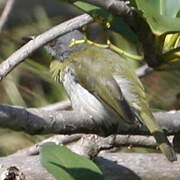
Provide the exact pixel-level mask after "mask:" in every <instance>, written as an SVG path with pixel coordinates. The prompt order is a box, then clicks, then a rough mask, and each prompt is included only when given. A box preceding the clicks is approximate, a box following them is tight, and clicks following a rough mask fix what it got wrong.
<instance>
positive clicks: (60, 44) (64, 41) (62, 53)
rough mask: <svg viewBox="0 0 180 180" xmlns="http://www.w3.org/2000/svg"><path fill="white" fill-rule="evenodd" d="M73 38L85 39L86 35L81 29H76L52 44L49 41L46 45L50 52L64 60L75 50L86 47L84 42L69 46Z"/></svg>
mask: <svg viewBox="0 0 180 180" xmlns="http://www.w3.org/2000/svg"><path fill="white" fill-rule="evenodd" d="M72 39H75V40H82V39H84V35H83V34H82V33H81V32H80V31H78V30H74V31H71V32H69V33H67V34H64V35H63V36H60V37H58V38H57V39H55V40H54V41H53V43H52V45H51V43H49V44H47V45H45V46H44V47H45V49H46V50H47V52H48V53H50V54H51V55H52V56H54V57H55V58H57V59H58V60H60V61H64V60H65V59H66V58H68V57H69V56H70V55H71V54H72V53H73V52H75V51H78V50H80V49H82V48H84V47H85V46H84V44H80V45H75V46H73V47H69V45H70V43H71V41H72Z"/></svg>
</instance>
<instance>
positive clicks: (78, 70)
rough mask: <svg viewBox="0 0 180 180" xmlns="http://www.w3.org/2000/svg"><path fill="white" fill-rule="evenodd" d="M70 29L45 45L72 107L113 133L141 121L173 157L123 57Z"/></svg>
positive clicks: (171, 157)
mask: <svg viewBox="0 0 180 180" xmlns="http://www.w3.org/2000/svg"><path fill="white" fill-rule="evenodd" d="M83 38H84V36H83V34H82V33H81V32H80V31H78V30H74V31H72V32H69V33H67V34H65V35H63V36H61V37H59V38H57V39H56V40H54V41H52V42H51V43H49V44H47V45H46V46H45V48H46V50H47V51H48V52H49V53H50V54H51V55H52V56H54V57H55V58H56V59H57V61H54V62H52V63H51V66H50V71H51V72H52V75H53V77H54V78H55V79H56V80H58V81H59V82H61V83H63V86H64V88H65V90H66V92H67V94H68V95H69V98H70V99H71V102H72V107H73V109H74V110H78V111H80V112H85V113H87V115H89V116H90V117H91V118H92V119H93V121H94V123H96V124H97V125H99V127H102V129H103V130H104V131H108V132H112V133H115V132H117V130H118V128H121V129H122V128H127V127H128V125H129V124H136V123H138V124H139V125H140V126H141V125H142V124H144V125H145V126H146V127H147V128H148V129H149V131H150V132H151V134H152V135H153V136H154V137H155V139H156V142H157V144H158V145H159V148H160V149H161V151H162V152H163V153H164V154H165V156H166V157H167V159H168V160H169V161H175V160H177V157H176V154H175V152H174V150H173V147H172V146H171V145H170V143H169V141H168V139H167V137H166V135H165V134H164V132H163V130H162V129H161V128H160V126H159V125H158V123H157V122H156V120H155V119H154V117H153V115H152V113H151V111H150V109H149V107H148V104H147V102H146V95H145V92H144V88H143V85H142V84H141V82H140V80H139V79H138V77H137V76H136V74H135V72H134V71H133V70H132V69H131V68H130V67H129V66H128V63H127V61H126V59H124V58H123V57H121V56H120V55H118V54H117V53H116V52H114V51H112V50H110V49H105V48H101V47H96V46H93V45H90V44H87V43H83V44H79V45H75V46H73V47H70V46H69V45H70V43H71V41H72V39H75V40H82V39H83Z"/></svg>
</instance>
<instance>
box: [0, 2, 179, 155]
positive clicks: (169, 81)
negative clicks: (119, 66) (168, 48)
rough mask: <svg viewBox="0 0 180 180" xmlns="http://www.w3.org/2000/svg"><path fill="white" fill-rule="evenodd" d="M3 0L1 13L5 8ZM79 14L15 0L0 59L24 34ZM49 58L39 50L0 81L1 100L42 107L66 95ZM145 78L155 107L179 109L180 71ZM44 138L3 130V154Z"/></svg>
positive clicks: (71, 9)
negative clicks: (54, 78)
mask: <svg viewBox="0 0 180 180" xmlns="http://www.w3.org/2000/svg"><path fill="white" fill-rule="evenodd" d="M2 2H3V1H1V3H0V12H1V13H2V11H3V8H4V4H3V3H2ZM80 13H81V12H80V10H78V9H76V8H74V7H72V6H70V5H67V4H65V3H61V2H58V1H55V0H31V1H29V0H16V2H15V5H14V8H13V11H12V12H11V14H10V18H9V20H8V22H7V24H6V28H5V29H4V30H3V32H1V33H0V39H1V43H0V61H1V62H2V61H3V60H5V59H6V58H7V57H8V56H10V55H11V54H12V53H13V52H14V51H15V50H17V49H18V48H19V47H21V46H22V45H23V43H24V42H23V40H22V38H23V37H24V36H28V35H36V34H39V33H42V32H44V31H46V30H47V29H49V28H50V27H52V26H53V25H56V24H59V23H60V22H63V21H65V20H67V19H70V18H71V17H74V16H77V15H79V14H80ZM50 61H51V57H49V56H48V55H47V54H46V52H45V51H43V50H42V49H40V50H38V51H37V52H36V53H34V54H33V55H32V56H31V57H29V59H27V60H26V61H25V62H24V63H22V64H21V65H19V66H18V67H17V68H16V69H15V70H14V71H13V72H11V73H10V74H9V75H8V76H7V77H6V78H5V79H4V80H3V81H2V82H1V83H0V92H1V93H0V103H1V104H10V105H16V106H23V107H41V106H45V105H48V104H51V103H54V102H58V101H61V100H64V99H65V98H67V97H66V94H65V92H64V90H63V87H62V86H61V85H59V84H57V83H56V82H54V81H53V80H52V79H51V76H50V74H49V64H50ZM132 65H133V66H134V67H135V68H137V67H138V66H140V65H141V64H139V63H137V62H133V63H132ZM142 81H143V83H144V85H145V88H146V91H147V94H148V100H149V102H150V105H151V107H152V108H153V109H155V110H170V109H180V72H178V71H170V72H154V73H152V74H150V75H148V76H147V77H145V78H144V79H142ZM45 137H47V136H38V135H37V136H30V135H28V134H25V133H22V132H14V131H12V130H9V129H0V156H4V155H8V154H10V153H13V152H15V151H16V150H18V149H20V148H24V147H26V146H30V145H32V144H34V143H36V142H38V141H40V140H42V139H43V138H45Z"/></svg>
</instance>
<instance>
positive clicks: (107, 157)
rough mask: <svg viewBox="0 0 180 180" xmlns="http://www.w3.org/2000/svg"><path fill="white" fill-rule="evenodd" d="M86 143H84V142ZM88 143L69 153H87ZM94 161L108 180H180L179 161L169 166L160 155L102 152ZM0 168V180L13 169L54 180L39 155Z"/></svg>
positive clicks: (0, 161)
mask: <svg viewBox="0 0 180 180" xmlns="http://www.w3.org/2000/svg"><path fill="white" fill-rule="evenodd" d="M94 139H95V138H94ZM86 140H87V142H84V141H86ZM82 142H83V144H82ZM89 142H92V138H89V139H88V138H85V139H83V140H82V141H81V142H79V141H77V143H75V144H74V145H73V146H68V147H69V148H70V149H71V150H72V151H73V150H74V149H76V153H79V154H81V153H82V150H81V149H82V148H84V149H87V147H86V146H87V145H89V144H90V143H89ZM91 144H92V143H91ZM88 147H89V146H88ZM178 158H180V155H178ZM94 161H95V163H96V164H97V165H98V166H99V167H100V169H101V170H102V172H103V174H104V176H105V178H106V179H107V180H121V179H122V180H124V179H129V180H140V179H161V178H162V179H179V178H180V171H179V161H176V162H173V163H171V162H168V161H167V160H166V158H165V157H164V155H162V154H159V153H122V152H119V151H117V152H109V151H107V150H103V151H100V153H99V154H98V156H97V157H95V158H94ZM0 165H1V166H0V177H1V175H2V174H1V173H2V172H4V171H5V170H6V169H7V168H9V167H12V166H15V167H16V168H18V169H19V170H20V172H21V173H23V174H24V175H25V178H26V179H28V180H31V179H32V180H35V179H43V180H46V179H47V180H51V179H52V180H53V179H54V178H53V177H52V176H51V175H50V174H49V173H48V172H47V170H46V169H45V168H43V167H42V166H41V164H40V160H39V156H38V155H33V156H32V155H29V154H21V153H20V152H19V153H15V154H13V155H10V156H7V157H2V158H0ZM157 167H158V168H157Z"/></svg>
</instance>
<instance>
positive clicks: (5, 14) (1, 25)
mask: <svg viewBox="0 0 180 180" xmlns="http://www.w3.org/2000/svg"><path fill="white" fill-rule="evenodd" d="M14 3H15V0H7V3H6V6H5V8H4V10H3V12H2V15H1V17H0V32H1V31H2V30H3V28H4V27H5V24H6V22H7V21H8V18H9V15H10V13H11V11H12V9H13V7H14Z"/></svg>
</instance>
